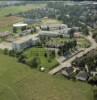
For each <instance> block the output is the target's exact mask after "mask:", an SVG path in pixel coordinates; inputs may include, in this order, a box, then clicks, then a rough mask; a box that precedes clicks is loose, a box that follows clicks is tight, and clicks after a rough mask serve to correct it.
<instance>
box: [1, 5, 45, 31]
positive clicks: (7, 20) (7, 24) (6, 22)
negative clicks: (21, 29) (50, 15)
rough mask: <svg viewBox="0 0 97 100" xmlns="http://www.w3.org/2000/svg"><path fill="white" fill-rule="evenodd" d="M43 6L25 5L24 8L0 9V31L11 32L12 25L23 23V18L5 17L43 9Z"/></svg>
mask: <svg viewBox="0 0 97 100" xmlns="http://www.w3.org/2000/svg"><path fill="white" fill-rule="evenodd" d="M44 6H45V4H27V5H25V6H23V5H21V6H11V7H5V8H0V31H2V32H3V31H11V27H12V25H13V24H14V23H17V22H21V21H23V18H21V17H16V16H9V17H6V16H7V15H9V14H11V15H13V14H16V13H20V12H26V11H29V10H33V9H35V8H41V7H44Z"/></svg>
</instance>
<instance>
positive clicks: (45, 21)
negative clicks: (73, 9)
mask: <svg viewBox="0 0 97 100" xmlns="http://www.w3.org/2000/svg"><path fill="white" fill-rule="evenodd" d="M41 23H42V24H44V25H45V24H62V21H59V20H57V19H50V18H44V19H43V20H42V21H41Z"/></svg>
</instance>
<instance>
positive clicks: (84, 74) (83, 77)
mask: <svg viewBox="0 0 97 100" xmlns="http://www.w3.org/2000/svg"><path fill="white" fill-rule="evenodd" d="M76 79H78V80H81V81H86V80H87V79H88V73H87V72H85V71H80V72H79V73H78V74H77V75H76Z"/></svg>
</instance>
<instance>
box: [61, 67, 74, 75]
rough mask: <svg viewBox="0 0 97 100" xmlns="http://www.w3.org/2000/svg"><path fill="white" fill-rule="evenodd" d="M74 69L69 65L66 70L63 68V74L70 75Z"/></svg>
mask: <svg viewBox="0 0 97 100" xmlns="http://www.w3.org/2000/svg"><path fill="white" fill-rule="evenodd" d="M73 71H74V68H73V67H67V68H65V69H64V70H62V74H63V75H65V76H70V75H71V74H72V73H73Z"/></svg>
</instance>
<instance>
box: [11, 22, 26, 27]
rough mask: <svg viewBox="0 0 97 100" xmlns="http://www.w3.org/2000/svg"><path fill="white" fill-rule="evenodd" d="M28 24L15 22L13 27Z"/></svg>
mask: <svg viewBox="0 0 97 100" xmlns="http://www.w3.org/2000/svg"><path fill="white" fill-rule="evenodd" d="M27 25H28V24H26V23H16V24H13V27H24V26H27Z"/></svg>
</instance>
